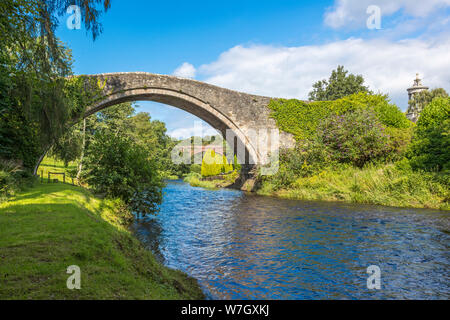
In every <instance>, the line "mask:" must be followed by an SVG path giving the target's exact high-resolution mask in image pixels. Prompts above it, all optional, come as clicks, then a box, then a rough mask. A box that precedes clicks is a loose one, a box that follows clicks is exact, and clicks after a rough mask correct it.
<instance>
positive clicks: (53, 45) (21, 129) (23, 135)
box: [0, 0, 109, 171]
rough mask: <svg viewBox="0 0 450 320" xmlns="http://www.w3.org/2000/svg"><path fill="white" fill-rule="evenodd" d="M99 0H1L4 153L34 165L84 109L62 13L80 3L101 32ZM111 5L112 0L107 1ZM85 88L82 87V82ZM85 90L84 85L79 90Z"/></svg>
mask: <svg viewBox="0 0 450 320" xmlns="http://www.w3.org/2000/svg"><path fill="white" fill-rule="evenodd" d="M69 2H70V3H69ZM100 3H101V1H99V0H87V1H59V0H2V1H1V2H0V34H1V35H2V36H1V37H0V98H1V101H2V102H1V103H0V108H1V109H0V111H1V112H0V138H1V139H0V150H1V153H0V157H2V158H5V159H16V160H19V161H21V162H22V164H23V166H24V167H25V169H27V170H28V171H31V169H32V168H33V166H34V164H35V163H36V162H37V159H38V158H39V156H41V155H42V154H43V152H44V151H45V150H46V147H47V146H48V145H49V144H50V143H51V142H53V141H55V140H56V139H57V138H59V136H60V135H61V134H62V133H63V132H64V131H65V129H66V127H65V122H66V121H67V120H68V119H70V118H71V117H72V116H73V115H74V114H76V112H80V109H79V108H77V109H74V108H73V107H74V106H75V105H76V103H75V104H74V103H73V102H74V101H76V99H74V97H73V96H70V93H71V92H72V91H71V90H70V87H72V88H73V86H72V85H73V84H75V87H76V86H77V85H79V83H76V81H75V80H68V79H66V78H65V77H66V76H68V75H70V74H71V64H72V60H71V55H70V51H69V50H68V49H67V48H66V47H64V45H63V44H62V43H61V42H60V41H59V40H58V39H57V38H56V36H55V30H56V27H57V21H58V19H57V17H58V15H60V14H62V13H65V9H66V7H67V5H70V4H77V5H79V6H80V8H81V10H82V13H83V21H84V23H85V26H86V28H87V29H88V30H90V31H91V32H92V35H93V37H96V36H97V35H98V34H99V32H100V31H101V26H100V24H99V20H98V18H99V15H100V11H99V10H97V9H96V8H97V6H98V5H99V4H100ZM103 4H104V8H105V9H107V8H109V0H105V1H104V3H103ZM78 89H80V87H78ZM79 91H81V90H79Z"/></svg>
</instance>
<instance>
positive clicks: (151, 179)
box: [83, 130, 163, 215]
mask: <svg viewBox="0 0 450 320" xmlns="http://www.w3.org/2000/svg"><path fill="white" fill-rule="evenodd" d="M85 168H86V170H85V172H84V173H83V175H84V179H85V181H86V182H87V183H88V184H89V186H90V187H92V188H93V189H94V190H95V191H96V192H99V193H104V194H105V195H106V196H108V197H111V198H120V199H122V200H123V201H124V202H125V203H126V204H127V205H128V206H129V207H130V209H131V210H132V211H134V212H139V213H141V214H143V215H145V214H148V213H153V212H155V211H156V210H157V206H158V205H159V204H160V203H161V201H162V187H163V183H162V180H161V178H160V176H159V175H158V172H157V168H156V164H155V161H153V160H151V159H149V158H148V154H147V152H146V151H145V150H143V149H142V148H141V147H140V146H139V145H138V144H137V143H135V142H134V141H133V140H132V139H131V138H129V137H127V136H124V135H115V134H114V133H113V132H111V131H109V132H108V131H102V130H100V131H98V132H97V133H96V134H95V139H94V140H93V143H92V144H91V146H90V148H89V150H88V152H87V155H86V162H85Z"/></svg>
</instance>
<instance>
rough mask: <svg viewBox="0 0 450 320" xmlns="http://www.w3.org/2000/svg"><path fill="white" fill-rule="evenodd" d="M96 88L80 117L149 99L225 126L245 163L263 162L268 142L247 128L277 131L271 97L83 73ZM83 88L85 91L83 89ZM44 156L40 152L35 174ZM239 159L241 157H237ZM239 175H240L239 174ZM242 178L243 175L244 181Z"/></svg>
mask: <svg viewBox="0 0 450 320" xmlns="http://www.w3.org/2000/svg"><path fill="white" fill-rule="evenodd" d="M84 76H85V77H87V78H88V80H92V79H94V80H96V82H97V83H99V84H100V85H101V86H100V87H101V91H100V92H99V96H97V97H96V98H97V99H96V100H95V101H96V102H95V103H93V104H92V105H90V106H87V107H86V110H85V114H84V115H83V118H85V117H88V116H90V115H92V114H94V113H96V112H98V111H101V110H103V109H105V108H107V107H110V106H113V105H116V104H119V103H122V102H130V101H141V100H148V101H155V102H160V103H163V104H167V105H170V106H173V107H176V108H179V109H182V110H185V111H187V112H189V113H191V114H193V115H195V116H197V117H198V118H200V119H202V120H204V121H205V122H207V123H208V124H210V125H211V126H212V127H213V128H214V129H216V130H218V131H219V132H220V133H221V134H222V135H223V136H224V135H225V133H226V130H227V129H231V130H232V131H233V133H234V135H235V136H236V138H237V139H238V142H240V143H242V145H244V146H245V150H246V157H245V158H246V159H245V160H246V163H249V166H245V164H244V166H243V168H244V167H246V169H245V170H249V167H252V166H253V165H252V163H256V164H260V163H262V162H264V160H263V159H264V157H265V156H266V155H267V153H268V150H267V149H264V148H268V146H263V147H262V148H261V146H260V145H255V141H254V140H252V139H251V137H250V136H249V132H250V131H253V132H255V131H256V132H258V130H261V129H263V130H277V125H276V122H275V120H274V119H273V118H271V117H270V114H271V110H270V109H269V108H268V107H267V106H268V104H269V102H270V100H271V98H270V97H264V96H258V95H252V94H247V93H243V92H237V91H233V90H229V89H225V88H221V87H218V86H214V85H211V84H207V83H204V82H201V81H197V80H192V79H185V78H179V77H175V76H168V75H160V74H152V73H147V72H118V73H105V74H95V75H84ZM86 90H88V89H87V88H86ZM279 140H280V141H279V146H280V147H286V148H290V147H292V146H293V145H294V139H293V136H292V135H290V134H288V133H285V132H280V135H279ZM44 156H45V154H44V155H42V156H41V158H40V159H39V161H38V163H37V165H36V167H35V174H36V172H37V169H38V167H39V164H40V162H41V161H42V159H43V158H44ZM242 160H243V159H241V161H242ZM244 175H245V173H244ZM244 179H245V178H243V180H244Z"/></svg>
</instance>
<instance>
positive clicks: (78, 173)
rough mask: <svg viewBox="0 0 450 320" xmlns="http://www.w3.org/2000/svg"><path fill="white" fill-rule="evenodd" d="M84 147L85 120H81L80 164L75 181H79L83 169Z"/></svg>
mask: <svg viewBox="0 0 450 320" xmlns="http://www.w3.org/2000/svg"><path fill="white" fill-rule="evenodd" d="M85 147H86V118H84V119H83V147H82V149H81V156H80V163H79V164H78V171H77V180H78V181H80V175H81V170H82V169H83V158H84V148H85Z"/></svg>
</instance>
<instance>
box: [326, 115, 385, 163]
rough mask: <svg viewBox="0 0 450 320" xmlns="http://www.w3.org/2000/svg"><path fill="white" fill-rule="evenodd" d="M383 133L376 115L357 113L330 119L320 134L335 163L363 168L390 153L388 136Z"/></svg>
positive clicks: (335, 116)
mask: <svg viewBox="0 0 450 320" xmlns="http://www.w3.org/2000/svg"><path fill="white" fill-rule="evenodd" d="M384 130H385V129H384V127H383V126H382V125H381V123H380V122H379V121H378V120H377V118H376V116H375V114H374V113H373V112H371V111H368V110H356V111H353V112H348V113H346V114H344V115H332V116H330V117H328V118H327V119H325V120H324V121H322V122H321V123H320V125H319V127H318V130H317V131H318V132H317V134H318V136H319V139H320V140H321V142H322V143H323V146H324V148H326V150H327V151H328V153H329V154H330V156H331V158H332V159H333V160H336V161H338V162H341V163H351V164H353V165H355V166H357V167H362V166H364V164H366V163H368V162H370V161H373V160H376V159H380V158H383V157H385V156H386V155H387V153H388V152H389V150H390V147H389V136H388V135H387V134H386V133H385V132H384Z"/></svg>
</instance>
